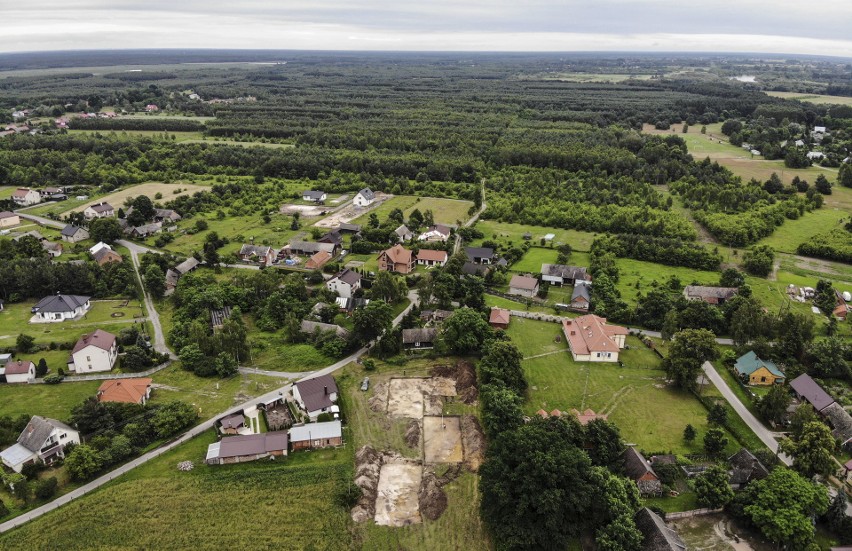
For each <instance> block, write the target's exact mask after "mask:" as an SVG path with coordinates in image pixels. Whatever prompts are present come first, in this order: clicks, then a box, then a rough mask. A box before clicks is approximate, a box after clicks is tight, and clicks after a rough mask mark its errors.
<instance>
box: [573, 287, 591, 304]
mask: <svg viewBox="0 0 852 551" xmlns="http://www.w3.org/2000/svg"><path fill="white" fill-rule="evenodd" d="M578 298H584V299H586V302H589V301H591V300H592V297H591V294H590V293H589V286H588V285H574V290H573V291H571V302H574V301H575V300H577V299H578Z"/></svg>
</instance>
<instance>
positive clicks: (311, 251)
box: [282, 241, 339, 256]
mask: <svg viewBox="0 0 852 551" xmlns="http://www.w3.org/2000/svg"><path fill="white" fill-rule="evenodd" d="M338 248H339V247H338V245H335V244H334V243H313V242H311V241H291V242H290V244H289V245H287V246H285V247H284V249H283V250H282V252H283V253H284V254H295V255H301V256H311V255H315V254H317V253H318V252H320V251H325V252H327V253H329V254H331V255H334V254H336V253H337V249H338Z"/></svg>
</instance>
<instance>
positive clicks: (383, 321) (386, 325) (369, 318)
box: [353, 300, 393, 344]
mask: <svg viewBox="0 0 852 551" xmlns="http://www.w3.org/2000/svg"><path fill="white" fill-rule="evenodd" d="M353 317H354V322H355V336H356V338H357V339H358V340H359V341H360V342H361V343H364V344H366V343H368V342H370V341H372V340H373V339H376V338H378V337H380V336H381V335H382V333H384V332H385V331H387V330H389V329H390V328H391V324H392V323H393V311H392V310H391V307H390V305H388V303H386V302H381V301H378V300H373V301H370V304H368V305H367V306H366V307H364V308H360V309H358V310H355V314H354V316H353Z"/></svg>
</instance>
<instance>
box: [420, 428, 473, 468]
mask: <svg viewBox="0 0 852 551" xmlns="http://www.w3.org/2000/svg"><path fill="white" fill-rule="evenodd" d="M463 460H464V448H463V447H462V438H461V420H460V418H459V417H448V416H443V417H424V418H423V461H424V462H425V463H426V464H435V463H461V462H462V461H463Z"/></svg>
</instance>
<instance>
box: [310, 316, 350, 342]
mask: <svg viewBox="0 0 852 551" xmlns="http://www.w3.org/2000/svg"><path fill="white" fill-rule="evenodd" d="M317 329H319V330H320V331H323V332H325V331H334V334H335V335H337V336H338V337H340V338H343V339H345V338H346V337H348V336H349V331H347V330H346V329H344V328H343V327H340V326H339V325H335V324H333V323H321V322H318V321H310V320H302V324H301V325H300V326H299V330H300V331H301V332H302V333H314V332H315V331H316V330H317Z"/></svg>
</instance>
